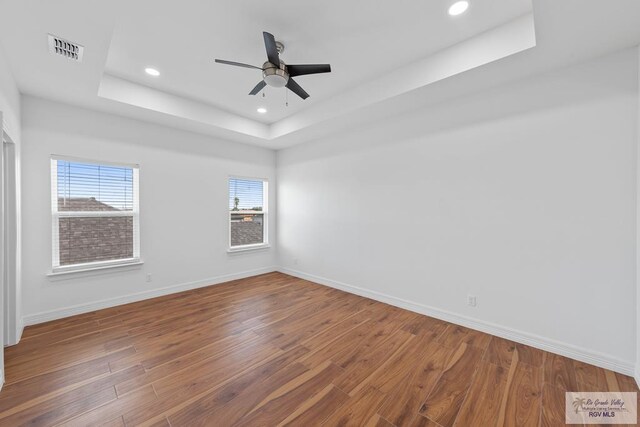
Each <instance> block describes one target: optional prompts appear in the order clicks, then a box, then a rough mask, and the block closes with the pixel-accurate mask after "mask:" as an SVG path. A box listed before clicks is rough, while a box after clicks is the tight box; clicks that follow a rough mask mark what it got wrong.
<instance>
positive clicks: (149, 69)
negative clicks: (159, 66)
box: [144, 67, 160, 77]
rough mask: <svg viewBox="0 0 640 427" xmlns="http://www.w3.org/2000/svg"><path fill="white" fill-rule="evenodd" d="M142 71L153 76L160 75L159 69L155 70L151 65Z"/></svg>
mask: <svg viewBox="0 0 640 427" xmlns="http://www.w3.org/2000/svg"><path fill="white" fill-rule="evenodd" d="M144 72H145V73H147V74H149V75H150V76H153V77H158V76H159V75H160V71H158V70H156V69H155V68H151V67H147V68H145V69H144Z"/></svg>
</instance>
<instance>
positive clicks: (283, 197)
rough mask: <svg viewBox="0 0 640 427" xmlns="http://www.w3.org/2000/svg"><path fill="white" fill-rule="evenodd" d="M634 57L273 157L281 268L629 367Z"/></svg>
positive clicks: (590, 65) (581, 68)
mask: <svg viewBox="0 0 640 427" xmlns="http://www.w3.org/2000/svg"><path fill="white" fill-rule="evenodd" d="M637 56H638V55H637V50H636V49H632V50H628V51H625V52H620V53H617V54H614V55H610V56H608V57H606V58H601V59H599V60H595V61H591V62H589V63H586V64H581V65H579V66H575V67H572V68H569V69H564V70H560V71H557V72H553V73H549V74H544V75H541V76H538V77H536V78H532V79H530V80H527V81H522V82H519V83H518V84H514V85H510V86H508V87H502V88H500V89H496V90H492V91H490V92H484V93H479V94H476V95H474V96H472V97H468V98H465V99H460V100H457V101H455V102H451V103H448V104H445V105H438V106H437V107H435V108H432V109H427V110H422V111H418V112H416V113H414V114H411V115H408V116H404V117H395V118H389V120H388V121H386V122H384V123H377V124H373V125H372V126H371V127H369V128H368V129H363V130H360V131H355V132H351V133H348V134H343V135H340V136H337V137H333V138H328V139H325V140H322V141H317V142H315V143H312V144H306V145H301V146H297V147H293V148H290V149H286V150H283V151H280V152H279V153H278V208H279V216H278V233H279V234H278V236H279V240H278V242H279V255H280V262H281V265H283V266H284V270H285V271H289V272H293V273H295V274H298V275H300V276H303V277H308V278H312V279H315V280H318V281H320V282H324V283H326V284H330V285H334V286H338V287H340V286H341V287H345V288H347V289H350V290H352V291H355V292H357V293H361V294H365V295H370V296H373V297H376V298H379V299H383V300H386V301H391V302H393V303H396V304H400V305H403V306H405V307H410V308H413V309H415V310H419V311H422V312H425V313H430V314H432V315H436V316H439V317H442V318H446V319H450V320H454V321H457V322H459V323H463V324H466V325H471V326H474V327H477V328H481V329H484V330H486V331H489V332H493V333H496V334H500V335H503V336H507V337H510V338H513V339H518V340H520V341H523V342H528V343H530V344H533V345H536V346H538V347H542V348H546V349H549V350H552V351H556V352H560V353H563V354H566V355H570V356H572V357H576V358H579V359H582V360H585V361H589V362H591V363H595V364H599V365H601V366H606V367H609V368H612V369H616V370H618V371H622V372H626V373H628V374H630V373H633V367H634V365H635V351H636V350H635V341H636V339H635V337H636V330H635V329H636V324H635V322H636V318H635V310H636V302H635V283H636V282H635V274H636V272H635V269H636V264H635V244H636V242H635V227H636V218H635V209H636V208H635V204H636V157H635V156H636V143H637V141H636V132H637V129H636V126H637V119H638V116H637V101H638V99H637V96H638V95H637V93H638V59H637ZM354 287H355V288H354ZM467 294H472V295H475V296H477V298H478V306H477V307H476V308H472V307H468V306H467ZM632 296H633V297H632Z"/></svg>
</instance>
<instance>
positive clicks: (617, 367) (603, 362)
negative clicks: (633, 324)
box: [278, 267, 640, 384]
mask: <svg viewBox="0 0 640 427" xmlns="http://www.w3.org/2000/svg"><path fill="white" fill-rule="evenodd" d="M278 271H280V272H282V273H285V274H289V275H291V276H295V277H299V278H301V279H305V280H309V281H312V282H316V283H320V284H322V285H326V286H329V287H332V288H336V289H340V290H342V291H345V292H349V293H352V294H356V295H360V296H363V297H366V298H370V299H373V300H376V301H380V302H384V303H386V304H389V305H393V306H396V307H400V308H404V309H406V310H409V311H413V312H415V313H419V314H424V315H426V316H430V317H435V318H437V319H440V320H445V321H447V322H451V323H455V324H457V325H461V326H465V327H468V328H471V329H475V330H478V331H481V332H485V333H487V334H491V335H496V336H498V337H501V338H504V339H508V340H511V341H515V342H518V343H520V344H525V345H528V346H531V347H535V348H539V349H541V350H545V351H548V352H551V353H555V354H559V355H561V356H565V357H568V358H571V359H575V360H579V361H581V362H585V363H589V364H591V365H595V366H599V367H601V368H605V369H609V370H612V371H615V372H619V373H621V374H624V375H629V376H634V375H635V378H636V381H638V379H639V378H638V377H639V376H638V374H636V371H635V366H634V364H633V363H629V362H626V361H623V360H620V359H618V358H616V357H614V356H611V355H608V354H602V353H599V352H594V351H591V350H589V349H586V348H581V347H577V346H574V345H571V344H566V343H563V342H559V341H556V340H552V339H549V338H545V337H542V336H539V335H535V334H530V333H528V332H523V331H518V330H515V329H512V328H508V327H506V326H502V325H497V324H495V323H491V322H485V321H483V320H478V319H473V318H471V317H467V316H463V315H460V314H457V313H453V312H450V311H447V310H441V309H439V308H435V307H431V306H428V305H424V304H418V303H414V302H411V301H407V300H404V299H402V298H397V297H394V296H391V295H388V294H383V293H381V292H376V291H371V290H368V289H364V288H360V287H358V286H353V285H348V284H346V283H342V282H338V281H335V280H331V279H327V278H324V277H320V276H316V275H313V274H308V273H304V272H301V271H297V270H292V269H289V268H285V267H280V268H278ZM639 384H640V382H639Z"/></svg>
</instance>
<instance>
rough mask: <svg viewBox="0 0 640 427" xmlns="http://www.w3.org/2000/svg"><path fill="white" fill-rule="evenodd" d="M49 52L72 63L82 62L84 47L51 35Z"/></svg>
mask: <svg viewBox="0 0 640 427" xmlns="http://www.w3.org/2000/svg"><path fill="white" fill-rule="evenodd" d="M49 52H51V53H53V54H54V55H60V56H64V57H65V58H67V59H71V60H72V61H77V62H81V61H82V54H83V52H84V46H80V45H79V44H77V43H71V42H70V41H68V40H65V39H61V38H60V37H57V36H54V35H51V34H49Z"/></svg>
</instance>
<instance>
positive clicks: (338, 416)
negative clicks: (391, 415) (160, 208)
mask: <svg viewBox="0 0 640 427" xmlns="http://www.w3.org/2000/svg"><path fill="white" fill-rule="evenodd" d="M384 398H385V394H384V393H382V392H381V391H380V390H376V389H375V388H373V387H367V388H365V389H363V390H361V391H359V392H358V393H357V394H356V395H355V396H353V397H352V398H351V399H350V400H348V401H347V402H346V403H345V404H344V405H342V406H341V407H340V408H339V409H338V410H337V411H335V412H334V413H333V414H332V415H331V416H329V418H327V419H326V420H325V421H324V422H323V423H322V424H321V425H323V426H331V427H333V426H358V425H363V424H365V423H366V422H367V421H368V420H369V419H370V418H371V417H372V416H373V415H374V414H376V413H377V411H378V408H380V405H382V402H383V400H384Z"/></svg>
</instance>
